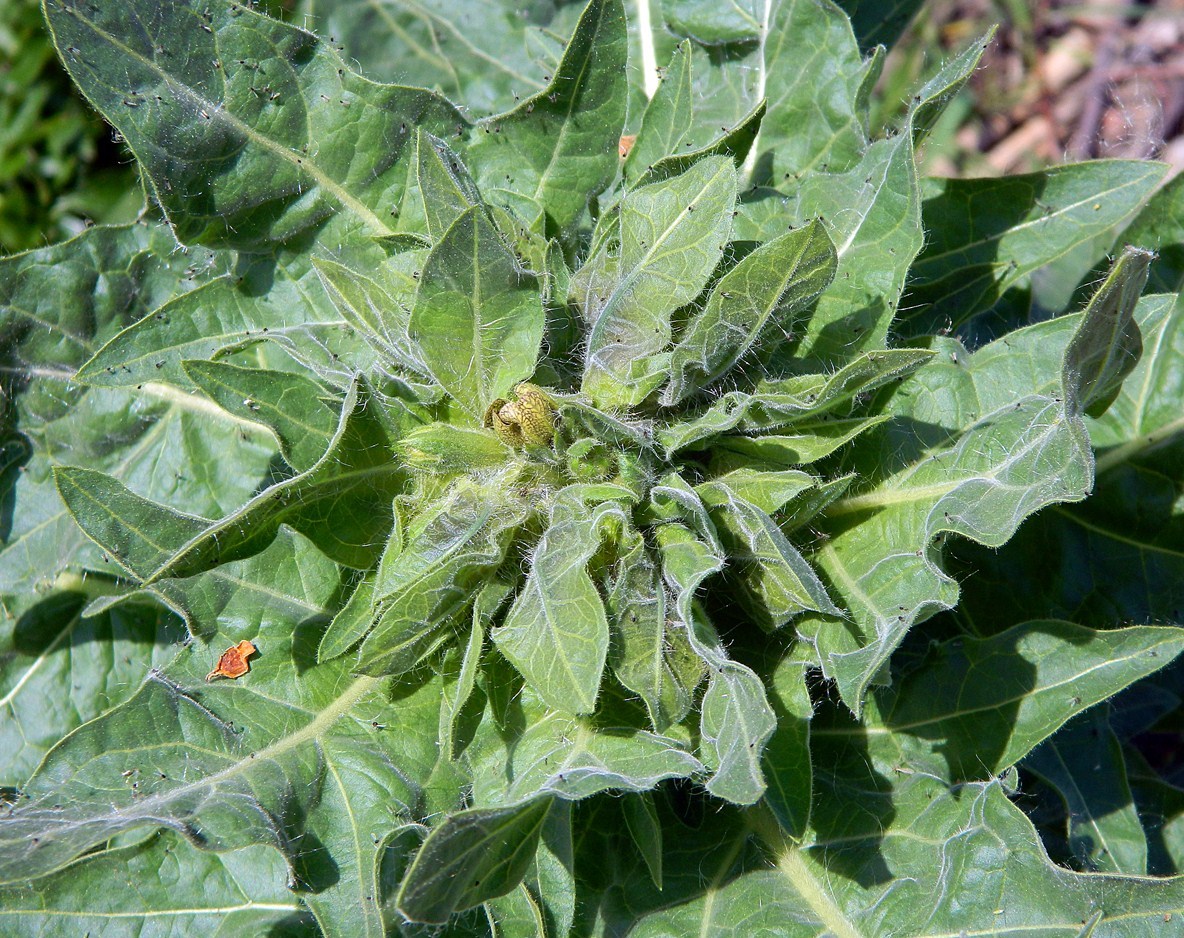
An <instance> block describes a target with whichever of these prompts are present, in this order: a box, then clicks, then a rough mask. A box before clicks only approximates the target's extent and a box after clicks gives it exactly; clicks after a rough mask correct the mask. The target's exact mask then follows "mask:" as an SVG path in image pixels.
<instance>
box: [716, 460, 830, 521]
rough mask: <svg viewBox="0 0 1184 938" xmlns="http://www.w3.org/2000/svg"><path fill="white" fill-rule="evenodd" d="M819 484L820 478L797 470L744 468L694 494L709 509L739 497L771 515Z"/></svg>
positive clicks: (718, 477) (720, 478)
mask: <svg viewBox="0 0 1184 938" xmlns="http://www.w3.org/2000/svg"><path fill="white" fill-rule="evenodd" d="M817 484H818V479H816V478H815V477H814V476H812V475H810V474H809V473H808V472H801V471H799V470H796V469H786V470H780V471H778V470H774V471H763V470H760V469H752V468H743V469H736V470H733V471H732V472H728V473H726V474H724V475H722V476H717V477H716V478H714V479H708V480H707V481H706V482H702V483H700V484H699V485H696V486H695V494H697V495H698V496H699V497H700V498H701V499H702V500H703V504H704V505H706V506H707V507H708V508H718V507H720V506H721V505H724V504H726V503H727V502H728V501H730V500H731V499H732V498H734V497H737V496H738V497H740V498H742V499H744V500H745V501H746V502H748V503H749V504H751V505H753V506H755V507H756V508H758V509H759V510H761V511H763V512H765V513H766V514H770V515H771V514H775V513H776V512H778V511H780V510H781V509H782V508H783V507H784V506H785V505H786V503H787V502H790V501H792V500H793V499H794V498H796V497H797V496H798V495H801V494H802V493H803V492H805V491H807V490H809V489H812V488H814V487H815V486H816V485H817Z"/></svg>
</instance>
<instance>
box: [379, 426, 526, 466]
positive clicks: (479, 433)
mask: <svg viewBox="0 0 1184 938" xmlns="http://www.w3.org/2000/svg"><path fill="white" fill-rule="evenodd" d="M398 445H399V451H400V453H401V454H402V456H403V459H404V460H405V461H406V462H407V465H409V466H414V467H415V468H416V469H422V470H424V471H425V472H443V473H453V472H473V471H475V470H479V469H491V468H493V467H495V466H500V465H502V464H504V463H505V461H506V460H507V459H508V458H509V457H510V455H511V454H510V451H509V450H507V449H506V447H505V445H504V444H503V443H502V442H501V441H499V440H498V439H497V437H495V436H494V435H493V434H492V433H490V432H489V431H487V430H475V429H470V428H467V427H454V426H452V425H450V424H446V423H429V424H427V425H425V426H422V427H416V428H415V429H414V430H412V431H411V432H410V433H408V434H407V435H406V436H405V437H403V439H401V440H400V441H399V444H398Z"/></svg>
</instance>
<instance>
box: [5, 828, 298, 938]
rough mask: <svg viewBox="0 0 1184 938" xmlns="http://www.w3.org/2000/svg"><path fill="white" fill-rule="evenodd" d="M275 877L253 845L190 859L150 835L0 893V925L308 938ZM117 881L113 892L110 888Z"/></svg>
mask: <svg viewBox="0 0 1184 938" xmlns="http://www.w3.org/2000/svg"><path fill="white" fill-rule="evenodd" d="M285 873H286V870H285V869H284V865H283V863H282V862H281V861H280V859H279V858H278V857H277V856H276V855H275V853H273V852H272V851H269V850H266V849H265V848H263V847H245V848H243V849H241V850H233V851H230V852H229V853H225V854H211V853H198V852H196V851H194V850H192V849H191V848H190V847H189V846H188V845H187V844H186V843H185V841H184V840H183V839H182V838H180V837H177V836H175V835H172V836H170V835H167V834H157V835H154V836H152V837H150V838H148V839H147V840H146V841H144V842H143V843H140V844H136V845H135V846H129V847H122V848H115V849H109V850H103V851H101V852H99V853H97V854H95V855H93V856H91V857H88V858H87V859H86V860H84V861H83V862H82V863H81V864H79V865H78V866H75V867H72V868H71V869H70V870H69V871H63V872H61V873H58V874H56V875H54V876H50V877H47V878H44V879H39V880H35V881H34V882H33V883H29V884H27V885H21V886H6V887H3V888H0V921H2V922H3V923H4V925H3V927H4V930H5V933H6V934H8V935H11V936H13V938H17V936H26V935H27V936H30V938H32V936H37V938H45V936H51V935H61V936H68V935H78V934H92V935H98V934H104V933H113V932H111V931H110V929H111V928H112V921H113V920H115V921H119V922H120V923H121V927H122V928H125V929H129V930H133V931H136V932H139V933H144V934H146V933H149V932H150V930H151V929H154V928H160V927H164V928H175V929H179V930H181V931H187V932H191V933H193V932H199V931H200V932H209V933H215V932H217V931H226V930H232V931H233V930H237V931H239V932H240V933H242V934H268V935H277V936H278V935H283V936H291V938H296V936H310V938H311V935H313V934H315V933H316V930H315V925H314V924H313V920H312V917H311V916H310V915H309V914H308V911H307V909H306V908H305V907H304V906H303V904H302V903H301V902H300V900H299V899H298V898H297V897H296V896H294V895H292V893H290V892H289V891H288V890H287V889H285V887H284V877H285ZM117 882H118V883H120V885H121V888H118V889H115V888H111V885H112V884H113V883H117Z"/></svg>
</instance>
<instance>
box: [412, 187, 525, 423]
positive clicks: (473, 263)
mask: <svg viewBox="0 0 1184 938" xmlns="http://www.w3.org/2000/svg"><path fill="white" fill-rule="evenodd" d="M543 321H544V319H543V308H542V305H541V303H540V302H539V295H538V290H537V287H536V286H535V283H534V278H533V277H532V276H530V275H529V274H527V273H526V272H525V271H523V270H522V269H521V268H519V267H518V265H517V263H516V262H515V260H514V257H513V255H511V254H510V252H509V251H508V250H507V249H506V247H505V245H504V244H503V243H502V241H501V239H500V237H499V236H498V233H497V231H496V230H495V229H494V227H493V225H492V224H491V223H490V222H489V221H488V220H487V219H486V218H485V215H484V214H483V212H482V211H481V210H480V209H478V208H472V209H469V210H467V211H466V212H464V213H463V214H462V215H461V216H460V217H459V218H457V220H456V222H455V223H454V224H453V225H452V227H451V228H449V229H448V232H447V234H445V235H444V237H443V239H441V240H440V242H439V243H438V244H436V246H435V247H434V248H433V249H432V252H431V254H429V255H428V258H427V260H426V261H425V262H424V267H423V273H422V275H421V277H420V283H419V292H418V293H417V294H416V296H415V307H414V309H412V311H411V322H410V335H411V339H412V341H413V342H414V343H415V344H416V345H417V346H418V347H419V350H420V354H421V355H422V358H423V361H424V362H425V363H426V364H427V366H428V368H429V369H430V371H431V373H432V375H433V377H434V378H435V379H436V381H437V382H439V384H440V385H441V386H442V387H443V388H444V390H445V391H447V392H448V393H449V394H450V395H451V396H452V398H453V400H455V401H456V402H457V404H459V405H460V407H461V408H463V409H464V411H465V412H467V413H468V414H469V416H470V417H471V418H472V419H474V420H476V421H480V420H481V419H482V417H483V415H484V414H485V410H486V408H488V407H489V405H490V404H492V403H493V402H494V400H496V399H498V398H500V397H503V396H505V395H506V394H508V393H509V392H510V389H511V388H513V386H514V385H515V384H517V383H518V382H519V381H524V380H525V379H527V378H529V377H530V376H531V374H532V373H533V372H534V368H535V362H536V360H537V359H538V354H539V343H540V342H541V341H542V338H543Z"/></svg>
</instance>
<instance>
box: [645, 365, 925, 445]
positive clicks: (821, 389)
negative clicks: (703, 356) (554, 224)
mask: <svg viewBox="0 0 1184 938" xmlns="http://www.w3.org/2000/svg"><path fill="white" fill-rule="evenodd" d="M932 357H933V352H932V351H930V350H929V349H881V350H879V351H875V352H865V353H863V354H862V355H860V356H859V357H858V358H856V359H855V360H854V361H852V362H850V363H848V364H847V365H845V366H843V367H842V368H840V369H839V370H838V371H837V372H835V373H834V374H833V375H799V376H797V377H794V378H785V379H782V380H779V381H762V382H760V383H759V384H758V385H757V387H756V388H755V389H754V390H753V391H729V392H727V393H726V394H724V395H722V396H721V397H720V398H719V399H718V400H716V401H715V402H713V403H712V404H711V405H710V406H709V407H707V408H706V409H705V410H703V411H702V412H701V413H700V414H698V415H695V416H692V417H690V418H689V419H683V420H680V421H677V422H672V423H671V424H670V425H668V426H666V427H663V428H662V429H661V430H659V431H658V434H657V436H658V440H659V441H660V442H661V443H662V445H663V446H665V447H666V448H667V449H668V450H670V451H671V452H673V451H675V450H678V449H682V448H684V447H689V446H690V445H691V444H693V443H698V442H699V441H701V440H708V439H711V438H712V437H714V436H716V435H717V434H721V433H726V432H727V431H729V430H735V429H738V430H741V431H743V432H753V431H763V430H773V429H777V428H780V427H787V426H792V425H793V424H795V423H797V422H799V421H811V422H814V423H817V422H818V420H819V418H820V417H822V416H823V415H825V414H826V413H827V412H828V411H833V410H836V409H839V408H842V407H844V406H845V405H847V404H848V403H850V402H851V401H853V400H854V399H855V398H857V397H859V396H860V395H866V394H869V393H870V392H871V391H874V390H875V389H876V388H879V387H882V386H883V385H885V384H888V383H889V382H891V381H894V380H899V379H902V378H904V377H905V376H907V375H909V374H911V373H912V372H914V371H916V370H917V369H918V368H919V367H921V366H922V365H923V364H925V362H927V361H928V360H929V359H931V358H932Z"/></svg>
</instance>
